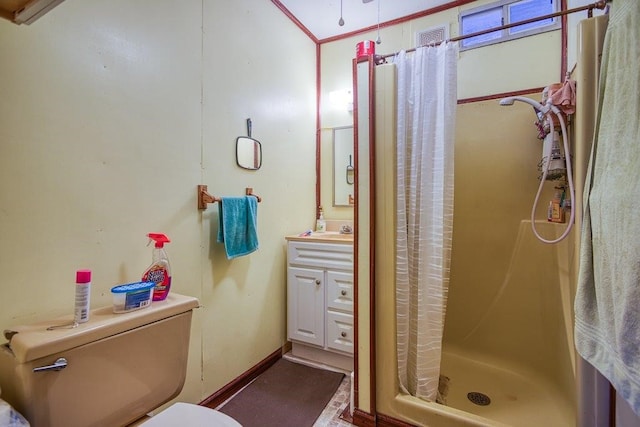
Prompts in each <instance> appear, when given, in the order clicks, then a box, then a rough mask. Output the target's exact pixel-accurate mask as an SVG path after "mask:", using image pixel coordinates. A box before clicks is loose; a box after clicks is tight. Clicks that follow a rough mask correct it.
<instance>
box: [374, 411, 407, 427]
mask: <svg viewBox="0 0 640 427" xmlns="http://www.w3.org/2000/svg"><path fill="white" fill-rule="evenodd" d="M377 420H378V424H377V425H378V427H415V426H414V425H413V424H409V423H407V422H405V421H401V420H398V419H396V418H393V417H390V416H388V415H384V414H377Z"/></svg>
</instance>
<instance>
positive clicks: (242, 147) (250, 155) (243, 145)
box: [236, 136, 262, 170]
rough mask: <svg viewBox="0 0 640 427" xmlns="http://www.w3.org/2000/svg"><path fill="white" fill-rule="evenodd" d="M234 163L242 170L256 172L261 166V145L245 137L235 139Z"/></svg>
mask: <svg viewBox="0 0 640 427" xmlns="http://www.w3.org/2000/svg"><path fill="white" fill-rule="evenodd" d="M236 163H238V166H240V167H241V168H243V169H248V170H258V169H260V166H262V145H261V144H260V141H258V140H257V139H253V138H249V137H246V136H239V137H238V138H236Z"/></svg>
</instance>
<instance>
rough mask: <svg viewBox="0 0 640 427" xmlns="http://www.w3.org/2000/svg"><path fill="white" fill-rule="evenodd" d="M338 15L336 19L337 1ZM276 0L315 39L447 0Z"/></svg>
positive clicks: (366, 26) (420, 9)
mask: <svg viewBox="0 0 640 427" xmlns="http://www.w3.org/2000/svg"><path fill="white" fill-rule="evenodd" d="M341 1H342V18H343V19H344V25H343V26H340V25H338V21H339V20H340V3H341ZM364 1H366V3H364ZM364 1H363V0H279V2H280V3H281V4H282V5H283V6H284V7H285V8H286V9H287V10H288V11H289V12H291V14H292V15H294V16H295V17H296V18H297V19H298V21H300V22H301V23H302V25H303V26H304V27H306V28H307V29H308V30H309V31H310V32H311V33H312V34H313V35H314V36H315V37H316V38H317V39H318V40H323V39H326V38H330V37H335V36H340V35H342V34H345V33H350V32H353V31H357V30H361V29H363V28H369V27H375V26H377V24H378V8H380V22H387V21H391V20H394V19H397V18H402V17H405V16H408V15H412V14H414V13H417V12H422V11H424V10H427V9H431V8H433V7H436V6H440V5H442V4H445V3H449V2H450V1H451V0H364Z"/></svg>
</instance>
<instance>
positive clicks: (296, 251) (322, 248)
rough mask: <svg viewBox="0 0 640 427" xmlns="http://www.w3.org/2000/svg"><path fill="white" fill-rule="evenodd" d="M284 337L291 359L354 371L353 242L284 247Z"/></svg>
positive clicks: (298, 243)
mask: <svg viewBox="0 0 640 427" xmlns="http://www.w3.org/2000/svg"><path fill="white" fill-rule="evenodd" d="M287 260H288V266H287V335H288V338H289V340H291V342H292V355H293V356H297V357H302V358H304V359H309V360H312V361H315V362H319V363H323V364H327V365H330V366H336V367H339V368H342V369H346V370H351V369H352V367H353V338H354V328H353V291H354V289H353V243H352V241H349V240H345V241H339V242H336V243H333V242H331V243H327V242H325V241H296V240H289V241H288V243H287Z"/></svg>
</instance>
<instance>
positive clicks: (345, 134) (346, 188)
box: [333, 126, 355, 206]
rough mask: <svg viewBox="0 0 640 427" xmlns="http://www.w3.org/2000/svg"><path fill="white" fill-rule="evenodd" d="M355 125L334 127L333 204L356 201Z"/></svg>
mask: <svg viewBox="0 0 640 427" xmlns="http://www.w3.org/2000/svg"><path fill="white" fill-rule="evenodd" d="M353 162H354V157H353V126H344V127H338V128H334V129H333V206H353V203H354V186H353V183H354V180H355V169H354V163H353Z"/></svg>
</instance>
